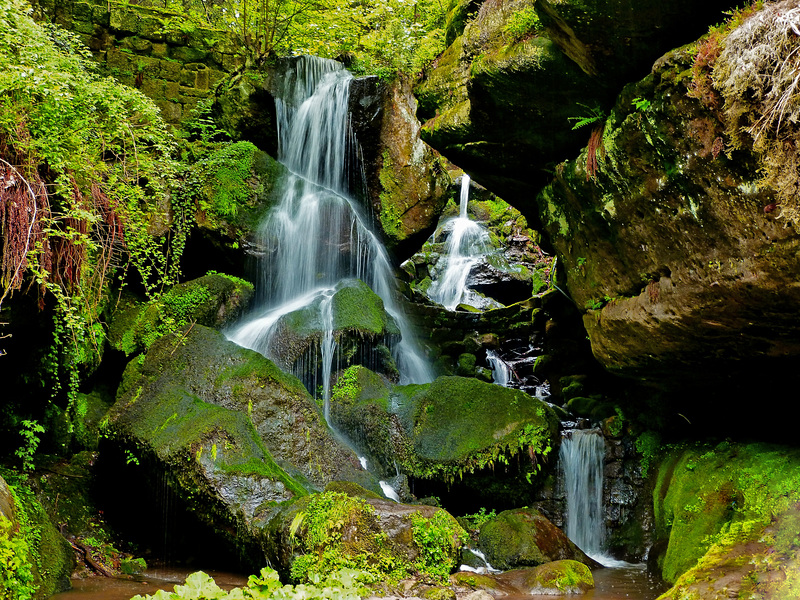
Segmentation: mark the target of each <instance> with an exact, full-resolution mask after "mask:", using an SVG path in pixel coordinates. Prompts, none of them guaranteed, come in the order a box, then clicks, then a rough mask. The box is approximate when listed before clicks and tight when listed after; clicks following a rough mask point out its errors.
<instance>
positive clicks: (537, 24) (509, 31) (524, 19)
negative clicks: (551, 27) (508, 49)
mask: <svg viewBox="0 0 800 600" xmlns="http://www.w3.org/2000/svg"><path fill="white" fill-rule="evenodd" d="M541 29H542V22H541V20H540V19H539V15H538V14H537V13H536V9H535V8H534V7H533V6H528V7H526V8H523V9H522V10H519V11H515V12H513V13H512V14H511V16H510V17H509V19H508V21H506V24H505V25H504V26H503V33H504V34H505V35H506V37H507V38H510V39H511V41H520V40H523V39H525V38H526V37H528V36H531V35H535V34H536V33H537V32H539V31H541Z"/></svg>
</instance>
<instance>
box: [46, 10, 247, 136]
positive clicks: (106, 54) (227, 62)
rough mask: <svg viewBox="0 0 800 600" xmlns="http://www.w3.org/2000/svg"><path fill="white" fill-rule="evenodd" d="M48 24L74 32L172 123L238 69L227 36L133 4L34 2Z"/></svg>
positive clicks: (105, 65) (234, 50) (233, 45)
mask: <svg viewBox="0 0 800 600" xmlns="http://www.w3.org/2000/svg"><path fill="white" fill-rule="evenodd" d="M37 5H38V6H39V7H41V8H43V9H44V11H45V12H46V13H47V14H48V17H49V18H50V19H53V20H54V21H55V22H56V23H58V24H59V25H62V26H64V27H66V28H68V29H70V30H72V31H74V32H75V33H76V34H77V35H78V36H79V38H80V39H81V40H82V41H83V42H84V43H85V44H86V45H87V46H88V47H89V48H90V49H91V50H92V52H93V54H94V56H95V58H96V59H97V60H98V62H100V64H101V65H102V66H103V68H104V69H105V70H106V72H107V73H108V74H109V75H111V76H113V77H114V78H116V79H117V80H119V81H120V82H122V83H124V84H126V85H130V86H132V87H136V88H139V89H140V90H141V91H142V92H143V93H144V94H145V95H147V96H150V97H151V98H152V99H153V100H154V101H155V103H156V104H157V105H158V107H159V108H160V109H161V112H162V115H163V116H164V119H165V120H166V121H168V122H170V123H177V122H179V121H182V120H186V119H188V118H189V117H190V116H191V111H192V109H193V108H194V107H195V106H196V105H197V103H198V101H200V100H202V99H206V98H209V97H213V92H212V90H213V89H214V86H215V85H216V84H217V83H219V81H220V80H222V79H223V78H224V77H225V76H226V75H227V74H228V73H230V72H231V71H233V70H234V69H236V67H238V66H239V65H240V64H241V62H242V61H241V57H240V56H239V55H238V49H237V46H236V43H235V41H234V39H233V36H231V35H230V33H229V32H226V31H221V30H214V29H208V28H202V27H193V28H192V30H191V31H190V32H188V33H187V32H184V31H183V30H181V28H180V27H178V26H176V25H175V23H174V22H175V14H174V13H172V12H168V11H163V10H159V9H158V8H153V7H149V6H148V7H144V6H137V5H133V4H124V5H123V4H107V3H102V2H95V1H93V0H90V1H88V2H82V1H78V2H76V1H74V0H44V1H42V2H37Z"/></svg>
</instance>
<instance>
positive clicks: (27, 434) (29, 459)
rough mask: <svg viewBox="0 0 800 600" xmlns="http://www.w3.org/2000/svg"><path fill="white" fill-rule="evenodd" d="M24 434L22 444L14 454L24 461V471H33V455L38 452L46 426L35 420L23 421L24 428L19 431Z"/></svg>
mask: <svg viewBox="0 0 800 600" xmlns="http://www.w3.org/2000/svg"><path fill="white" fill-rule="evenodd" d="M19 433H20V435H21V436H22V440H23V442H22V446H20V447H19V448H17V450H16V451H15V452H14V456H16V457H17V458H19V459H20V460H21V461H22V470H23V471H33V468H34V466H35V465H34V463H33V457H34V455H35V454H36V449H37V448H38V447H39V441H40V440H39V435H40V434H42V433H44V427H42V426H41V425H39V422H38V421H35V420H31V421H29V420H24V421H22V428H21V429H20V431H19Z"/></svg>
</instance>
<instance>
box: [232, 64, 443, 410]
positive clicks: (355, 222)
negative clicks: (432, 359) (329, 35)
mask: <svg viewBox="0 0 800 600" xmlns="http://www.w3.org/2000/svg"><path fill="white" fill-rule="evenodd" d="M352 79H353V77H352V76H351V75H350V73H348V72H347V71H346V70H345V69H344V68H343V66H342V65H341V64H340V63H338V62H335V61H332V60H326V59H320V58H315V57H310V56H304V57H301V58H300V59H298V60H297V61H296V62H295V68H294V70H293V71H290V72H288V73H286V74H285V77H284V89H283V92H282V93H281V94H280V95H279V96H280V97H278V98H276V100H275V104H276V115H277V122H278V154H279V156H278V158H279V160H280V161H281V162H282V163H283V164H284V165H286V166H287V167H288V169H289V174H288V175H287V176H286V178H285V180H284V181H283V182H282V184H281V185H282V191H281V198H280V200H279V202H278V203H277V204H276V205H275V206H274V207H273V208H272V209H271V210H270V212H269V214H268V215H267V217H266V219H265V220H264V222H263V223H262V225H261V227H260V231H259V236H260V240H259V241H260V244H261V246H262V247H263V248H265V253H264V254H265V256H264V259H263V262H264V265H263V267H262V269H261V273H262V280H261V281H260V282H259V285H257V294H258V296H257V302H256V304H255V307H254V309H253V310H252V312H251V313H250V314H249V315H247V316H246V317H245V319H244V320H243V321H242V322H241V323H240V324H239V325H237V326H236V327H235V328H233V329H232V330H230V331H229V332H228V337H229V339H231V340H232V341H234V342H236V343H237V344H239V345H241V346H244V347H247V348H251V349H253V350H256V351H258V352H260V353H262V354H264V355H265V356H268V357H270V358H275V356H274V353H273V351H272V349H273V344H278V343H279V342H280V340H276V339H275V338H277V337H279V336H276V332H277V331H278V330H279V327H277V324H278V323H279V320H280V319H281V318H282V317H284V316H285V315H288V314H289V313H292V312H294V311H297V310H300V309H305V308H306V307H311V308H313V309H314V310H316V311H318V313H317V317H316V319H317V321H318V322H319V323H320V325H321V328H322V330H323V335H322V338H321V339H320V341H319V350H318V351H319V356H320V359H319V362H320V363H321V364H318V362H317V360H316V358H315V359H313V360H308V361H307V363H308V364H305V363H303V365H302V368H304V369H307V370H308V369H311V370H313V373H311V374H310V375H309V376H308V377H305V379H306V380H308V381H316V380H317V378H320V379H321V380H322V381H318V382H317V383H316V384H315V385H314V388H315V390H314V392H316V388H317V386H319V387H321V388H322V390H323V396H324V400H325V402H326V418H327V417H328V416H329V415H328V410H327V402H328V400H329V396H330V383H331V382H330V378H331V375H332V371H333V364H334V360H335V354H336V347H337V344H336V339H335V336H334V332H333V331H332V328H331V322H332V315H331V297H332V296H333V294H334V293H335V291H336V289H337V285H338V284H340V282H342V281H344V280H347V279H353V278H355V279H360V280H362V281H363V282H364V283H366V284H367V285H368V286H369V287H370V288H371V289H372V290H373V291H374V292H375V293H376V294H377V295H378V296H379V297H380V298H381V299H382V300H383V303H384V308H385V309H386V312H387V313H389V314H390V315H391V316H392V317H393V318H394V319H395V322H396V323H397V326H398V329H399V330H400V334H401V341H400V342H399V343H397V344H395V345H394V347H393V348H392V354H393V356H394V359H395V361H396V363H397V367H398V370H399V371H400V378H401V383H424V382H427V381H431V380H432V379H433V376H432V373H431V370H430V367H429V365H428V364H427V361H426V360H425V359H424V357H423V355H422V352H421V350H420V348H418V347H417V344H416V342H415V337H414V334H413V331H412V328H411V325H410V323H409V321H408V319H407V318H406V317H405V315H404V314H403V310H402V307H401V305H400V304H399V302H398V299H397V291H396V289H395V285H394V278H393V273H392V266H391V264H390V262H389V258H388V256H387V254H386V251H385V249H384V248H383V246H382V245H381V243H380V241H379V240H378V238H377V236H376V235H375V233H374V232H373V231H372V229H371V227H370V221H369V219H368V218H367V217H366V215H364V214H363V211H362V209H361V207H360V206H359V205H358V203H357V202H356V201H355V199H354V198H355V193H354V191H353V190H351V189H350V188H351V185H352V182H353V181H361V178H359V177H357V176H354V175H353V170H354V165H356V164H358V152H357V149H358V143H357V141H356V140H355V137H354V135H353V132H352V129H351V127H350V118H349V113H348V99H349V94H350V82H351V81H352ZM284 366H285V367H287V365H284ZM289 367H291V366H289Z"/></svg>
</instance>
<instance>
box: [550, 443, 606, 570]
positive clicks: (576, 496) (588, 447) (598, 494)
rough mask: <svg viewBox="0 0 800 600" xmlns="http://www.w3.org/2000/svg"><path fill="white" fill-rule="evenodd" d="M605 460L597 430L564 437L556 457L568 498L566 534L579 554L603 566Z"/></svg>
mask: <svg viewBox="0 0 800 600" xmlns="http://www.w3.org/2000/svg"><path fill="white" fill-rule="evenodd" d="M604 456H605V442H604V440H603V436H602V435H601V434H600V431H599V430H597V429H586V430H582V429H576V430H574V431H571V432H569V433H567V435H566V436H565V437H564V439H563V440H562V441H561V450H560V451H559V455H558V460H559V463H560V465H561V469H562V471H563V474H564V484H565V491H566V498H567V519H566V527H565V533H566V534H567V537H569V539H571V540H572V541H573V542H575V544H576V545H577V546H578V547H579V548H580V549H581V550H583V551H584V552H586V554H588V555H589V556H591V557H592V558H594V559H595V560H597V561H598V562H600V563H602V564H606V563H607V561H608V560H609V559H608V557H605V556H604V553H603V542H604V541H605V523H604V519H603V514H604V511H603V458H604ZM610 560H613V559H610Z"/></svg>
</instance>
